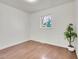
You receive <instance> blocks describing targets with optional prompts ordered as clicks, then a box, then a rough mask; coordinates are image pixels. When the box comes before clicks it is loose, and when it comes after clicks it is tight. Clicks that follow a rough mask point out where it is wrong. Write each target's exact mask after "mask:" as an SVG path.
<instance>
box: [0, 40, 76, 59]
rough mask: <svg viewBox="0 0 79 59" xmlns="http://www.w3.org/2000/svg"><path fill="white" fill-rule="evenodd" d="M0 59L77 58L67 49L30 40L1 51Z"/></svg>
mask: <svg viewBox="0 0 79 59" xmlns="http://www.w3.org/2000/svg"><path fill="white" fill-rule="evenodd" d="M0 59H77V56H76V53H75V52H73V53H72V52H69V51H68V50H67V49H66V48H62V47H57V46H54V45H49V44H44V43H40V42H36V41H32V40H30V41H27V42H24V43H21V44H18V45H16V46H12V47H9V48H6V49H3V50H1V51H0Z"/></svg>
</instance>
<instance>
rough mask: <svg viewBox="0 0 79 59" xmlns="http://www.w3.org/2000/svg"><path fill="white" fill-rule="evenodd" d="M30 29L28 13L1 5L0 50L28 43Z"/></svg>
mask: <svg viewBox="0 0 79 59" xmlns="http://www.w3.org/2000/svg"><path fill="white" fill-rule="evenodd" d="M28 27H29V24H28V13H25V12H23V11H21V10H18V9H16V8H13V7H10V6H7V5H5V4H2V3H0V49H3V48H6V47H9V46H12V45H15V44H18V43H21V42H24V41H27V40H28V37H29V34H28V33H29V28H28Z"/></svg>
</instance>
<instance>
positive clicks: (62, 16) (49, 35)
mask: <svg viewBox="0 0 79 59" xmlns="http://www.w3.org/2000/svg"><path fill="white" fill-rule="evenodd" d="M75 6H76V5H75V1H72V2H69V3H65V4H61V5H59V6H55V7H54V8H51V9H47V10H43V11H39V12H36V13H32V14H31V17H30V18H31V19H30V20H31V23H30V24H31V36H30V39H31V40H36V41H40V42H45V43H49V44H53V45H57V46H61V47H67V45H68V42H67V41H66V40H65V38H64V31H65V29H66V27H67V25H68V24H69V23H73V24H74V26H75V27H77V26H76V25H77V24H76V23H77V18H76V16H77V15H76V14H77V13H75V12H76V7H75ZM45 15H50V16H52V17H53V27H52V29H49V30H48V29H42V28H40V19H41V17H42V16H45ZM76 43H77V42H75V43H73V45H75V46H76V45H77V44H76Z"/></svg>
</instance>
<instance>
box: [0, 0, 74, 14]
mask: <svg viewBox="0 0 79 59" xmlns="http://www.w3.org/2000/svg"><path fill="white" fill-rule="evenodd" d="M70 1H73V0H38V2H36V3H28V2H26V1H25V0H0V2H1V3H4V4H7V5H10V6H12V7H15V8H18V9H20V10H23V11H25V12H30V13H32V12H37V11H39V10H44V9H47V8H51V7H54V6H57V5H61V4H64V3H67V2H70Z"/></svg>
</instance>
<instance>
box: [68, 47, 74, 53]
mask: <svg viewBox="0 0 79 59" xmlns="http://www.w3.org/2000/svg"><path fill="white" fill-rule="evenodd" d="M67 48H68V50H69V51H71V52H73V51H74V50H75V48H74V47H67Z"/></svg>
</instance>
